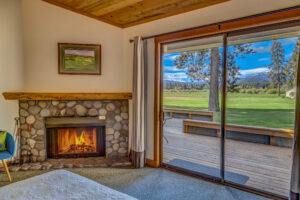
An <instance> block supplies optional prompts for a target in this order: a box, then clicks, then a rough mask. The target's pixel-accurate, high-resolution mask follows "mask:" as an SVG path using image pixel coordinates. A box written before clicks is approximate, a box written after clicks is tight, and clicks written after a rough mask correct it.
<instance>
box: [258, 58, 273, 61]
mask: <svg viewBox="0 0 300 200" xmlns="http://www.w3.org/2000/svg"><path fill="white" fill-rule="evenodd" d="M267 60H270V58H260V59H258V61H267Z"/></svg>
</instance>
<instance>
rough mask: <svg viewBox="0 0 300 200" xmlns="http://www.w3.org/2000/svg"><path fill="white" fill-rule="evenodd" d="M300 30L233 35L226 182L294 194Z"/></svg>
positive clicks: (229, 51)
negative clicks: (293, 144) (293, 162)
mask: <svg viewBox="0 0 300 200" xmlns="http://www.w3.org/2000/svg"><path fill="white" fill-rule="evenodd" d="M299 36H300V27H292V28H284V29H276V30H271V31H262V32H253V33H248V34H240V35H233V36H230V35H229V37H228V47H227V64H226V65H227V69H226V70H227V85H226V117H225V119H226V133H225V135H226V141H225V144H226V145H225V147H226V148H225V180H226V181H229V182H233V183H236V184H239V185H245V186H249V187H252V188H255V189H259V190H263V191H265V192H270V193H275V194H277V195H281V196H288V193H289V182H290V176H291V172H290V170H291V156H292V142H293V130H294V123H295V122H294V119H295V97H296V75H297V68H298V58H299V45H300V39H299Z"/></svg>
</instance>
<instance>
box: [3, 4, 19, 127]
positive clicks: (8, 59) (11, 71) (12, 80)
mask: <svg viewBox="0 0 300 200" xmlns="http://www.w3.org/2000/svg"><path fill="white" fill-rule="evenodd" d="M21 21H22V20H21V1H20V0H0V94H2V92H4V91H22V90H23V85H24V79H23V50H22V23H21ZM18 110H19V109H18V102H17V101H7V100H5V99H4V98H3V96H2V95H0V130H8V131H9V132H11V133H12V132H13V130H14V118H15V117H18V116H19V114H18Z"/></svg>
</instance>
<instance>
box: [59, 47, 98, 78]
mask: <svg viewBox="0 0 300 200" xmlns="http://www.w3.org/2000/svg"><path fill="white" fill-rule="evenodd" d="M57 46H58V73H59V74H72V75H101V45H100V44H76V43H58V44H57Z"/></svg>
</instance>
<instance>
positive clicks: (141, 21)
mask: <svg viewBox="0 0 300 200" xmlns="http://www.w3.org/2000/svg"><path fill="white" fill-rule="evenodd" d="M227 1H229V0H215V1H211V2H207V3H201V4H197V5H194V6H189V7H187V8H183V9H179V10H175V11H173V12H169V13H166V14H162V15H157V16H154V17H150V18H146V19H144V20H139V21H137V22H132V23H128V24H124V25H122V27H123V28H128V27H131V26H136V25H139V24H143V23H147V22H151V21H155V20H158V19H162V18H166V17H170V16H174V15H178V14H181V13H185V12H190V11H193V10H197V9H200V8H205V7H208V6H212V5H216V4H219V3H224V2H227Z"/></svg>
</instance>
